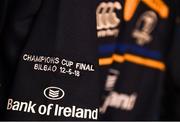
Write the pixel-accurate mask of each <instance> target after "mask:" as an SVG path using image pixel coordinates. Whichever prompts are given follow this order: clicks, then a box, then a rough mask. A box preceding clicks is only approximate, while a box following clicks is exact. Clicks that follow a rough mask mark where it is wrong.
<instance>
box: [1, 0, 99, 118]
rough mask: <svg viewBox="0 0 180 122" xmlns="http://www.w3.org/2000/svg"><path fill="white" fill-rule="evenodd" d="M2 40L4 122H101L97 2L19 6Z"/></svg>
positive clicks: (63, 0) (39, 1)
mask: <svg viewBox="0 0 180 122" xmlns="http://www.w3.org/2000/svg"><path fill="white" fill-rule="evenodd" d="M11 10H12V11H11V14H10V15H9V16H10V19H8V22H7V24H6V27H5V30H4V35H3V37H2V39H3V41H4V43H5V44H4V46H5V49H6V50H5V52H6V54H5V56H6V60H7V68H8V75H9V76H8V77H6V78H7V79H6V80H7V82H8V83H7V84H8V85H7V87H6V95H7V99H6V100H5V101H6V102H5V104H4V105H3V107H4V108H3V116H1V119H2V120H97V119H98V107H99V102H100V101H99V96H100V92H99V91H100V89H99V87H100V86H99V85H100V84H99V80H98V59H97V44H96V43H97V42H96V30H95V25H96V23H95V22H96V19H95V14H94V13H95V2H94V1H92V0H88V1H87V0H86V1H84V0H78V1H77V0H70V1H69V0H53V1H51V0H36V1H34V0H26V1H24V0H16V4H14V5H13V8H11Z"/></svg>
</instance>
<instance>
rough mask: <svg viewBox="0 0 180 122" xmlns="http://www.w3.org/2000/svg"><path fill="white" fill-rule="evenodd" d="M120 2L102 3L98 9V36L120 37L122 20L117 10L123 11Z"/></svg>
mask: <svg viewBox="0 0 180 122" xmlns="http://www.w3.org/2000/svg"><path fill="white" fill-rule="evenodd" d="M121 9H122V6H121V4H120V3H119V2H102V3H100V4H99V6H98V7H97V9H96V21H97V36H98V37H108V36H118V34H119V29H118V25H119V24H120V19H119V18H118V17H117V14H116V12H115V10H121Z"/></svg>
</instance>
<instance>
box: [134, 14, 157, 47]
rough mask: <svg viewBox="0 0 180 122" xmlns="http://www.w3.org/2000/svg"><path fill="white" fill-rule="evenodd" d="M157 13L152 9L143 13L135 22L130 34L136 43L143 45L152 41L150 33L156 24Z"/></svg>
mask: <svg viewBox="0 0 180 122" xmlns="http://www.w3.org/2000/svg"><path fill="white" fill-rule="evenodd" d="M157 21H158V18H157V15H156V13H155V12H153V11H146V12H145V13H143V14H142V15H141V16H140V18H139V19H138V21H137V23H136V28H135V30H134V31H133V34H132V36H133V37H134V38H135V39H136V43H137V44H138V45H141V46H143V45H145V44H147V43H149V42H151V41H152V36H151V33H152V31H153V30H154V28H155V27H156V25H157Z"/></svg>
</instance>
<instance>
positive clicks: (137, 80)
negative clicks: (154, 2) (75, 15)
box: [99, 0, 175, 120]
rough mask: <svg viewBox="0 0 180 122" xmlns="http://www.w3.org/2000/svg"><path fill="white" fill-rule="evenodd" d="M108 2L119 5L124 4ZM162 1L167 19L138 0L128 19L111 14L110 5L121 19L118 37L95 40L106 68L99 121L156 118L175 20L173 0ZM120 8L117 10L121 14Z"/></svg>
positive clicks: (157, 117) (159, 109)
mask: <svg viewBox="0 0 180 122" xmlns="http://www.w3.org/2000/svg"><path fill="white" fill-rule="evenodd" d="M103 2H104V1H103ZM109 2H112V3H115V2H116V3H119V4H121V5H122V6H123V7H124V5H123V4H124V3H125V1H123V0H119V1H109ZM164 2H165V4H166V5H167V6H168V9H169V16H168V17H167V18H162V17H161V16H160V15H159V13H158V12H157V11H155V10H153V9H152V8H151V7H149V6H147V5H146V4H144V3H143V2H142V1H141V2H140V3H139V5H138V7H137V9H136V11H135V13H134V15H133V17H132V19H131V20H130V21H128V22H127V21H124V20H123V18H122V17H123V16H122V15H118V14H117V13H115V12H117V11H116V10H117V9H116V8H115V5H114V6H113V7H114V8H115V9H114V14H116V16H118V18H119V20H121V23H120V27H119V34H118V37H116V38H115V40H116V41H114V39H108V38H106V39H107V40H108V43H106V41H101V40H99V41H100V46H99V54H100V59H99V63H100V65H101V64H102V65H101V66H102V69H103V70H106V71H107V72H108V70H109V74H108V73H107V72H106V73H107V74H105V75H106V76H105V75H104V74H102V77H103V78H106V79H103V78H102V79H103V81H102V83H104V84H105V85H104V86H105V87H104V95H103V96H102V101H103V102H102V105H101V107H100V112H101V119H102V120H160V113H161V112H160V111H161V105H162V99H163V95H164V94H165V92H164V86H165V84H164V83H165V79H166V71H167V70H166V69H167V68H166V65H167V64H166V61H167V59H168V54H169V52H170V49H171V48H170V47H171V45H172V35H173V29H174V20H175V10H174V9H173V8H174V7H175V6H174V5H175V4H174V2H172V1H164ZM109 6H110V5H109ZM104 8H105V7H104ZM124 10H125V8H123V9H121V10H120V11H123V12H121V13H123V14H125V11H124ZM162 11H163V10H162ZM118 13H120V12H118ZM106 14H111V13H110V12H109V13H108V12H107V13H106ZM104 40H105V38H104ZM103 56H104V57H103ZM102 62H103V63H102Z"/></svg>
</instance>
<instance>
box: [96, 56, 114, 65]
mask: <svg viewBox="0 0 180 122" xmlns="http://www.w3.org/2000/svg"><path fill="white" fill-rule="evenodd" d="M112 63H113V58H112V57H108V58H100V59H99V65H100V66H102V65H110V64H112Z"/></svg>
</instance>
